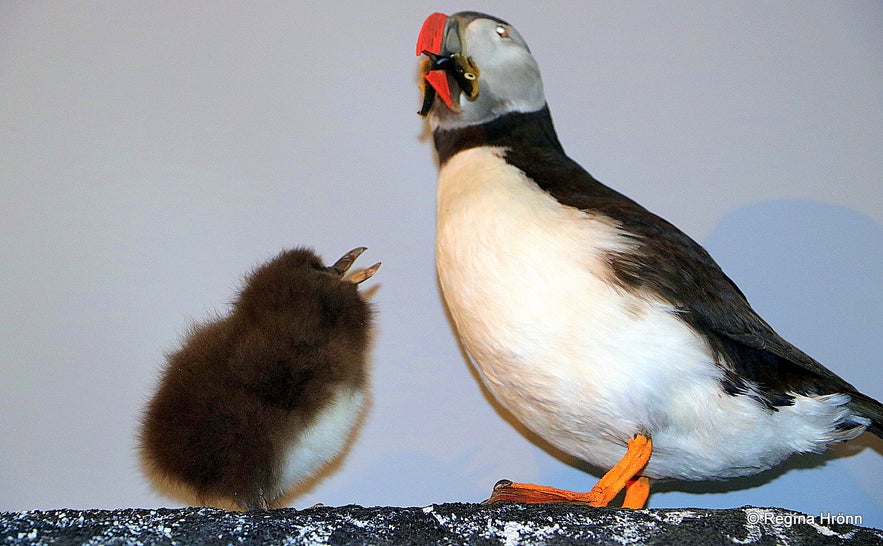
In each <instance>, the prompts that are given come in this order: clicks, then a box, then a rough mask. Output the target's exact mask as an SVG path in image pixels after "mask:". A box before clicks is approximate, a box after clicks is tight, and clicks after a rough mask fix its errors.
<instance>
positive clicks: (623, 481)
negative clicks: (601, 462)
mask: <svg viewBox="0 0 883 546" xmlns="http://www.w3.org/2000/svg"><path fill="white" fill-rule="evenodd" d="M652 453H653V443H652V442H651V441H650V438H648V437H646V436H644V435H642V434H638V435H636V436H635V437H634V438H632V439H631V440H629V443H628V450H627V451H626V453H625V455H624V456H623V458H622V459H621V460H620V461H619V462H618V463H616V465H615V466H614V467H613V468H611V469H610V471H609V472H607V474H604V477H603V478H601V479H600V480H599V481H598V483H597V484H595V487H593V488H592V490H591V491H589V492H588V493H577V492H575V491H567V490H565V489H556V488H554V487H547V486H545V485H534V484H530V483H514V482H510V481H508V480H501V481H499V482H497V484H496V485H495V486H494V491H493V493H491V498H489V499H488V500H487V501H486V502H488V503H494V502H503V501H511V502H526V503H530V504H542V503H546V502H573V503H588V504H589V505H591V506H607V504H609V503H610V501H611V500H613V498H614V497H616V495H618V494H619V492H620V491H622V489H623V488H625V487H627V486H628V489H627V491H626V501H625V502H624V503H623V506H624V507H626V508H635V507H638V506H639V505H640V506H643V505H644V503H645V502H646V501H647V496H649V494H650V480H648V479H647V478H644V477H643V476H639V473H640V472H641V470H643V469H644V467H645V466H647V461H649V460H650V455H651V454H652ZM636 476H638V477H637V478H636ZM632 488H634V491H632V492H631V494H630V493H629V491H630V490H631V489H632Z"/></svg>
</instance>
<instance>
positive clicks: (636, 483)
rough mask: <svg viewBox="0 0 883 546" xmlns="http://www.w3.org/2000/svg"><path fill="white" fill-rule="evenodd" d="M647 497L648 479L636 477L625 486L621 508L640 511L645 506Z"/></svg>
mask: <svg viewBox="0 0 883 546" xmlns="http://www.w3.org/2000/svg"><path fill="white" fill-rule="evenodd" d="M649 496H650V479H649V478H647V477H645V476H636V477H634V478H632V479H631V480H629V482H628V483H627V484H625V498H624V499H623V500H622V507H623V508H634V509H635V510H640V509H641V508H643V507H644V505H646V504H647V497H649Z"/></svg>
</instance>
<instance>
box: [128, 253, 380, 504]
mask: <svg viewBox="0 0 883 546" xmlns="http://www.w3.org/2000/svg"><path fill="white" fill-rule="evenodd" d="M364 250H365V249H364V248H357V249H355V250H353V251H351V252H349V253H347V254H346V255H344V256H343V257H342V258H341V259H340V260H338V262H337V263H335V264H334V265H333V266H330V267H326V266H325V265H323V263H322V261H321V260H320V258H319V257H318V256H317V255H316V254H315V253H314V252H313V251H311V250H308V249H305V248H299V249H295V250H290V251H285V252H282V253H281V254H280V255H279V256H277V257H276V258H275V259H273V260H272V261H270V262H269V263H267V264H265V265H263V266H261V267H259V268H258V269H256V270H255V271H254V272H253V273H252V274H251V275H250V276H249V277H248V278H247V280H246V283H245V285H244V287H243V288H242V290H241V292H240V293H239V295H238V297H237V298H236V300H235V301H234V303H233V305H232V309H231V312H230V313H229V315H228V316H226V317H223V318H219V319H218V320H215V321H213V322H209V323H207V324H203V325H200V326H197V327H195V328H193V331H192V332H191V334H190V336H189V337H188V338H187V340H186V341H185V342H184V344H183V346H182V348H181V349H180V350H178V351H177V352H175V353H174V354H171V355H170V356H169V357H168V364H167V367H166V369H165V372H164V376H163V378H162V381H161V383H160V385H159V388H158V389H157V391H156V393H155V395H154V397H153V399H152V400H151V401H150V403H149V405H148V407H147V411H146V414H145V417H144V421H143V426H142V430H141V450H142V454H143V458H144V461H145V465H146V467H147V469H148V472H149V473H150V474H151V475H152V476H153V477H154V478H158V479H160V480H162V481H165V482H170V483H171V485H173V486H177V487H179V488H180V487H183V488H184V489H185V491H188V492H189V493H191V494H192V495H195V496H196V497H197V498H198V499H199V500H200V502H207V501H210V502H214V503H218V502H220V503H231V502H232V503H233V504H236V505H238V506H240V507H242V508H244V509H249V510H251V509H265V508H268V507H270V506H272V505H273V503H274V501H275V500H276V499H278V498H279V497H280V496H281V495H283V494H284V493H285V492H286V491H288V490H289V489H290V488H291V487H293V486H294V485H296V484H297V483H299V482H301V481H303V480H304V479H305V478H308V477H310V476H312V475H313V474H315V473H316V472H317V471H319V470H320V469H321V468H322V467H323V465H325V463H327V462H328V461H330V460H332V459H333V458H335V457H336V456H337V455H338V454H339V453H340V451H341V450H342V448H343V447H344V445H345V444H346V442H347V440H348V438H349V436H350V434H351V432H352V430H353V428H354V427H355V425H356V423H357V421H358V419H359V416H360V414H361V413H362V409H363V401H364V398H365V389H366V369H365V368H366V352H367V346H368V343H369V330H370V326H371V318H372V310H371V307H370V305H369V304H368V303H367V302H366V301H365V299H364V298H363V297H362V295H361V294H360V293H359V290H358V283H360V282H362V281H364V280H365V279H367V278H370V277H371V275H373V274H374V272H375V271H376V270H377V268H378V267H379V265H380V264H379V263H378V264H375V265H373V266H371V267H369V268H367V269H364V270H360V271H357V272H356V273H354V274H353V275H351V276H350V277H348V278H345V277H344V274H345V273H346V271H347V270H348V269H349V267H350V266H351V265H352V263H353V262H354V261H355V259H356V258H357V257H358V256H359V254H361V253H362V251H364Z"/></svg>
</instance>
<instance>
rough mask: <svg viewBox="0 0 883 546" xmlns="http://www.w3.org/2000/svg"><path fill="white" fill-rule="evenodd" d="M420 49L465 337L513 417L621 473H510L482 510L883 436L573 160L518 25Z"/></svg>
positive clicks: (681, 238)
mask: <svg viewBox="0 0 883 546" xmlns="http://www.w3.org/2000/svg"><path fill="white" fill-rule="evenodd" d="M417 55H423V56H425V59H423V61H422V68H423V78H424V86H423V89H424V101H423V108H422V110H421V112H420V113H421V114H422V115H424V116H425V115H428V118H429V124H430V127H431V129H432V134H433V139H434V142H435V148H436V151H437V152H438V161H439V175H438V233H437V242H436V260H437V267H438V276H439V281H440V284H441V288H442V292H443V294H444V298H445V301H446V303H447V305H448V308H449V310H450V313H451V317H452V318H453V321H454V324H455V326H456V329H457V332H458V334H459V337H460V339H461V340H462V342H463V345H464V346H465V348H466V349H467V351H468V352H469V354H470V355H471V357H472V359H473V360H474V361H475V363H476V364H477V368H478V370H479V371H480V375H481V377H482V379H483V381H484V383H485V384H486V386H487V388H488V389H489V390H490V391H491V392H492V393H493V394H494V396H495V397H496V398H497V400H498V401H499V402H500V404H501V405H502V406H503V407H505V408H506V409H507V410H509V411H510V412H511V413H512V414H513V415H514V416H515V417H516V418H518V419H519V420H520V421H521V422H522V423H523V424H524V425H526V426H527V427H528V428H530V429H532V430H533V431H534V432H536V433H537V434H539V435H540V436H541V437H543V438H545V439H546V440H547V441H548V442H549V443H551V444H552V445H554V446H555V447H557V448H559V449H561V450H563V451H564V452H566V453H569V454H571V455H573V456H575V457H578V458H579V459H582V460H584V461H587V462H589V463H591V464H593V465H596V466H598V467H602V468H610V469H611V470H610V471H609V472H608V473H607V474H605V475H604V477H602V478H601V480H600V481H599V482H598V484H597V485H596V486H595V487H594V488H593V489H592V490H591V491H590V492H588V493H576V492H571V491H564V490H559V489H554V488H550V487H544V486H539V485H532V484H519V483H513V482H509V481H505V480H504V481H501V482H500V483H498V484H497V485H496V486H495V487H494V492H493V494H492V496H491V499H489V500H490V501H503V500H512V501H521V502H554V501H567V502H588V503H589V504H592V505H594V506H605V505H607V504H608V503H609V502H610V501H611V500H612V499H613V498H614V497H615V496H616V495H617V494H618V493H619V492H620V491H621V490H622V489H623V488H625V489H626V494H625V500H624V503H623V505H624V506H626V507H631V508H640V507H642V506H644V504H645V503H646V500H647V496H648V495H649V492H650V481H649V480H651V479H666V478H673V479H681V480H715V479H726V478H733V477H737V476H746V475H750V474H755V473H757V472H761V471H763V470H766V469H768V468H770V467H772V466H774V465H776V464H778V463H780V462H781V461H783V460H784V459H786V458H787V457H789V456H790V455H792V454H794V453H801V452H818V451H822V450H824V449H825V447H826V446H827V445H828V444H830V443H832V442H840V441H844V440H850V439H852V438H855V437H857V436H859V435H860V434H862V433H863V432H864V431H865V430H869V431H871V432H872V433H874V434H876V435H877V436H881V434H883V406H881V404H880V403H879V402H877V401H876V400H874V399H872V398H870V397H868V396H866V395H864V394H861V393H860V392H858V391H857V390H856V389H855V388H854V387H853V386H852V385H850V384H849V383H847V382H846V381H844V380H843V379H841V378H840V377H838V376H837V375H835V374H834V373H833V372H831V371H830V370H828V369H827V368H825V367H824V366H822V365H821V364H819V363H818V362H816V361H815V360H813V359H812V358H811V357H809V356H807V355H806V354H805V353H803V352H802V351H800V349H798V348H796V347H795V346H793V345H791V344H790V343H788V342H787V341H786V340H784V339H783V338H782V337H780V336H779V335H778V334H777V333H776V332H775V331H774V330H773V329H772V328H771V327H770V326H769V325H768V324H767V323H766V322H765V321H764V320H763V319H762V318H761V317H760V316H758V314H757V313H755V312H754V310H753V309H752V308H751V306H750V305H749V304H748V301H747V300H746V298H745V296H744V295H743V294H742V292H741V291H740V290H739V288H738V287H737V286H736V285H735V284H734V283H733V281H731V280H730V279H729V278H728V277H727V276H726V275H725V274H724V273H723V271H722V270H721V269H720V267H719V266H718V265H717V264H716V263H715V262H714V260H713V259H712V258H711V256H710V255H709V254H708V252H706V251H705V250H704V249H703V248H702V247H701V246H700V245H699V244H698V243H696V242H695V241H693V240H692V239H690V238H689V237H688V236H687V235H686V234H684V233H683V232H681V231H680V230H679V229H678V228H676V227H675V226H673V225H672V224H670V223H669V222H667V221H665V220H664V219H662V218H660V217H658V216H656V215H655V214H653V213H651V212H649V211H648V210H646V209H645V208H643V207H642V206H641V205H639V204H637V203H635V202H634V201H632V200H631V199H629V198H628V197H625V196H624V195H622V194H620V193H618V192H616V191H615V190H612V189H610V188H608V187H607V186H605V185H603V184H601V183H600V182H598V181H597V180H595V179H594V178H593V177H592V176H591V175H590V174H589V173H588V172H586V171H585V170H584V169H583V168H582V167H580V166H579V165H578V164H577V163H575V162H574V161H573V160H572V159H570V158H569V157H567V155H566V154H565V153H564V150H563V148H562V147H561V144H560V143H559V141H558V137H557V136H556V134H555V129H554V127H553V125H552V118H551V116H550V114H549V108H548V106H547V105H546V99H545V97H544V95H543V84H542V80H541V78H540V70H539V67H538V66H537V63H536V61H535V60H534V58H533V56H532V55H531V53H530V50H529V49H528V46H527V44H526V43H525V41H524V39H523V38H522V37H521V35H520V34H519V33H518V31H517V30H515V28H513V27H512V26H511V25H510V24H508V23H507V22H505V21H503V20H501V19H498V18H496V17H492V16H489V15H485V14H482V13H476V12H461V13H457V14H454V15H452V16H446V15H444V14H441V13H435V14H433V15H430V16H429V18H427V19H426V21H425V22H424V24H423V28H422V30H421V32H420V36H419V38H418V42H417ZM651 455H652V456H651Z"/></svg>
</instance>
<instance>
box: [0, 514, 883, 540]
mask: <svg viewBox="0 0 883 546" xmlns="http://www.w3.org/2000/svg"><path fill="white" fill-rule="evenodd" d="M268 543H274V544H286V545H292V546H293V545H301V544H304V545H306V544H310V545H312V544H333V545H344V544H347V545H349V544H353V545H355V544H396V545H407V544H415V545H417V544H419V545H427V544H488V545H490V544H522V543H524V544H550V545H552V544H586V543H592V544H617V545H622V544H682V545H689V544H792V545H797V544H843V543H849V544H850V545H861V544H878V545H879V544H883V532H881V531H880V530H877V529H870V528H866V527H858V526H854V525H847V524H838V523H834V522H831V521H820V520H819V517H818V516H816V517H815V518H810V517H809V516H806V515H804V514H799V513H796V512H789V511H787V510H782V509H778V508H751V507H745V508H736V509H732V510H704V509H654V510H638V511H631V510H622V509H614V508H591V507H587V506H573V505H563V504H548V505H532V506H527V505H517V504H502V505H494V506H488V505H482V504H440V505H431V506H427V507H424V508H388V507H387V508H384V507H377V508H363V507H361V506H343V507H339V508H331V507H315V508H310V509H306V510H295V509H281V510H272V511H269V512H255V513H245V514H243V513H236V512H225V511H223V510H217V509H213V508H182V509H155V510H146V509H126V510H48V511H32V512H3V513H0V545H3V546H5V545H17V544H144V545H153V544H182V545H185V544H186V545H201V544H268Z"/></svg>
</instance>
